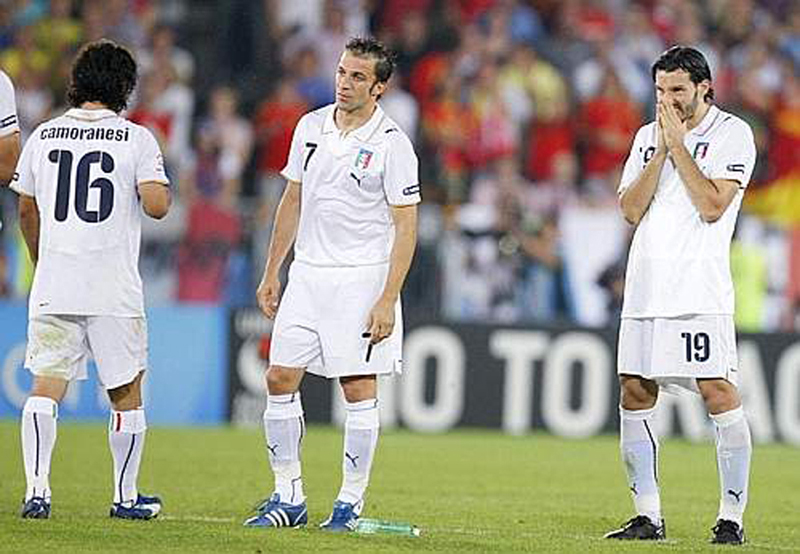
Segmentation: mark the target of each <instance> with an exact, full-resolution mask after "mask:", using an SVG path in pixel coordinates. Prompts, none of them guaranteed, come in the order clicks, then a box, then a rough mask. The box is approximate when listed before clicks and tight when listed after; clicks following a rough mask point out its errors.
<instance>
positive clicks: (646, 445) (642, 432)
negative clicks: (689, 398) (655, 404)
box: [619, 408, 661, 525]
mask: <svg viewBox="0 0 800 554" xmlns="http://www.w3.org/2000/svg"><path fill="white" fill-rule="evenodd" d="M619 413H620V450H621V451H622V460H623V462H624V463H625V470H626V472H627V474H628V487H629V488H630V490H631V494H632V496H633V504H634V506H635V507H636V512H637V513H638V514H639V515H644V516H647V517H649V518H650V520H651V521H653V523H655V524H656V525H660V524H661V497H660V495H659V490H658V437H657V436H656V433H655V430H654V429H653V416H654V415H655V408H650V409H649V410H626V409H624V408H620V410H619Z"/></svg>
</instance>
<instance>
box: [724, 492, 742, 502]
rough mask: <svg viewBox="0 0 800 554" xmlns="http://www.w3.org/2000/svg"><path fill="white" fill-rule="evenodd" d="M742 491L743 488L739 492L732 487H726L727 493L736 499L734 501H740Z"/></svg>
mask: <svg viewBox="0 0 800 554" xmlns="http://www.w3.org/2000/svg"><path fill="white" fill-rule="evenodd" d="M743 493H744V490H740V491H739V492H736V491H735V490H733V489H728V494H730V495H731V496H732V497H734V498H735V499H736V502H741V501H742V494H743Z"/></svg>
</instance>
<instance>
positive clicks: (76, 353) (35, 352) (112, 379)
mask: <svg viewBox="0 0 800 554" xmlns="http://www.w3.org/2000/svg"><path fill="white" fill-rule="evenodd" d="M89 358H93V359H94V361H95V362H96V363H97V374H98V378H99V380H100V383H102V385H103V386H104V387H105V388H106V389H107V390H110V389H115V388H117V387H120V386H122V385H126V384H128V383H130V382H131V381H133V380H134V378H136V376H137V375H138V374H139V373H140V372H141V371H143V370H144V369H145V368H146V367H147V322H146V321H145V319H144V318H143V317H113V316H75V315H42V316H38V317H34V318H32V319H31V320H30V321H29V322H28V347H27V352H26V354H25V367H27V368H28V369H29V370H30V371H31V373H33V374H34V375H36V376H39V377H58V378H61V379H65V380H67V381H72V380H76V379H78V380H80V379H86V363H87V361H88V360H89Z"/></svg>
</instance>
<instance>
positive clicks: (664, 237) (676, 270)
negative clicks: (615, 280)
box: [619, 106, 756, 318]
mask: <svg viewBox="0 0 800 554" xmlns="http://www.w3.org/2000/svg"><path fill="white" fill-rule="evenodd" d="M656 133H657V128H656V123H655V122H652V123H650V124H648V125H645V126H644V127H642V128H641V129H639V131H638V133H636V138H635V139H634V141H633V147H632V149H631V153H630V156H629V157H628V160H627V162H626V163H625V169H624V170H623V173H622V180H621V182H620V186H619V193H620V194H622V192H623V191H624V190H625V189H626V188H627V187H628V186H630V184H631V183H632V182H633V181H634V180H635V179H636V178H637V177H638V176H639V174H640V173H641V172H642V170H643V169H644V167H645V165H646V164H647V162H648V161H649V160H650V158H651V157H652V156H653V153H654V152H655V150H656V144H657V140H658V137H657V134H656ZM684 144H685V146H686V148H687V149H688V151H689V153H690V154H692V156H693V158H694V160H695V163H696V164H697V166H698V167H699V168H700V171H702V172H703V174H704V175H705V176H706V177H708V178H709V179H730V180H733V181H737V182H738V183H739V191H738V192H737V193H736V196H735V197H734V199H733V200H732V201H731V204H730V205H729V206H728V208H727V209H726V210H725V213H723V214H722V217H720V218H719V219H718V220H717V221H715V222H713V223H707V222H705V221H703V219H702V218H701V217H700V213H699V212H698V211H697V208H695V206H694V204H692V201H691V199H690V198H689V194H688V193H687V192H686V188H685V186H684V185H683V183H682V182H681V179H680V176H679V175H678V172H677V170H676V169H675V167H674V165H673V164H672V161H671V160H670V159H669V158H668V159H667V161H666V162H665V163H664V167H663V169H662V171H661V175H660V177H659V181H658V188H657V189H656V193H655V196H653V200H652V202H651V203H650V206H649V207H648V208H647V212H646V213H645V215H644V217H643V218H642V220H641V221H640V222H639V225H638V227H637V228H636V231H635V233H634V235H633V242H632V243H631V247H630V254H629V256H628V267H627V271H626V274H625V298H624V302H623V307H622V317H623V318H625V317H677V316H682V315H692V314H710V315H715V314H716V315H733V310H734V295H733V281H732V279H731V271H730V260H729V256H730V245H731V237H732V235H733V230H734V227H735V225H736V217H737V216H738V213H739V208H740V207H741V204H742V198H743V196H744V190H745V188H747V184H748V182H749V181H750V176H751V175H752V173H753V166H754V165H755V161H756V147H755V141H754V140H753V131H752V130H751V129H750V126H749V125H748V124H747V123H745V122H744V121H743V120H742V119H740V118H738V117H736V116H735V115H732V114H729V113H726V112H724V111H722V110H720V109H719V108H717V107H716V106H711V107H710V108H709V110H708V112H707V113H706V115H705V117H704V118H703V120H702V121H701V122H700V124H699V125H698V126H697V127H695V128H694V129H692V130H691V131H689V132H688V133H686V136H685V138H684Z"/></svg>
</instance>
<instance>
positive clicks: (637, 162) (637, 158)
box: [617, 127, 647, 194]
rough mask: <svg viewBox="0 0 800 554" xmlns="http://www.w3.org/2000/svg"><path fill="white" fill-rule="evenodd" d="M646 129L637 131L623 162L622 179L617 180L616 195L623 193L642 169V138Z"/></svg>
mask: <svg viewBox="0 0 800 554" xmlns="http://www.w3.org/2000/svg"><path fill="white" fill-rule="evenodd" d="M646 129H647V127H642V128H641V129H639V131H638V132H637V133H636V136H635V137H634V139H633V145H632V146H631V152H630V154H628V159H627V160H625V166H624V167H623V169H622V177H621V178H620V180H619V187H617V194H622V193H623V192H625V191H626V190H627V189H628V187H629V186H631V183H633V182H634V181H635V180H636V178H637V177H639V174H640V173H641V172H642V170H643V169H644V137H645V136H646Z"/></svg>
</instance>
